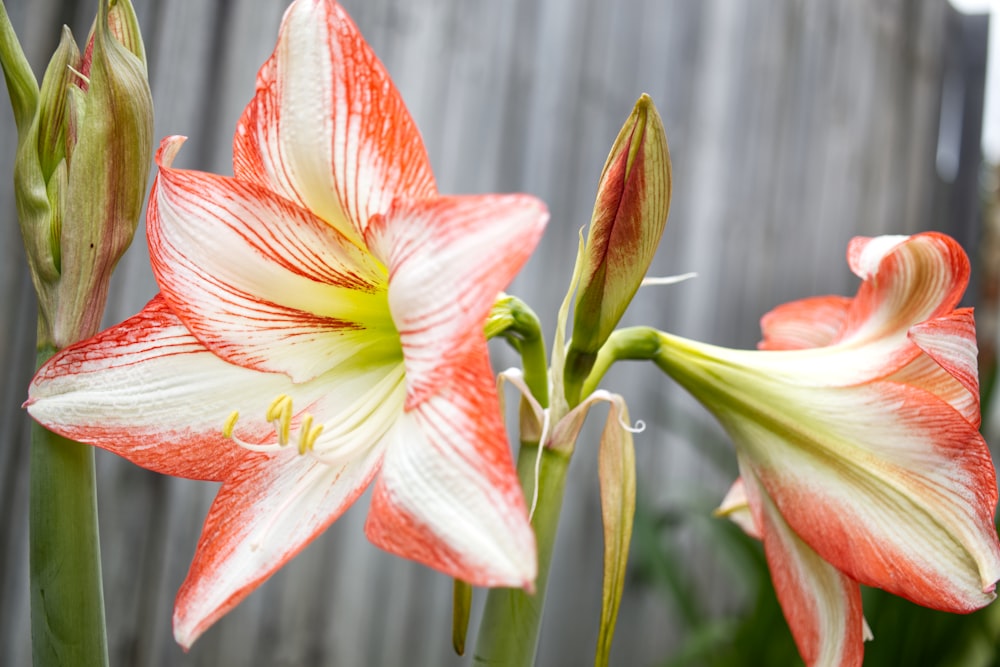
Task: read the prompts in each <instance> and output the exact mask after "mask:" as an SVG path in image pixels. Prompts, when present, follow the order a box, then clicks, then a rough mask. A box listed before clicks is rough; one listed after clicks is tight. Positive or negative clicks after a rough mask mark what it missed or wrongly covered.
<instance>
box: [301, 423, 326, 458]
mask: <svg viewBox="0 0 1000 667" xmlns="http://www.w3.org/2000/svg"><path fill="white" fill-rule="evenodd" d="M322 432H323V425H322V424H320V425H319V426H313V425H312V415H306V419H304V420H303V421H302V431H301V432H300V433H299V454H305V453H306V452H311V451H312V450H313V447H315V446H316V438H318V437H319V434H320V433H322Z"/></svg>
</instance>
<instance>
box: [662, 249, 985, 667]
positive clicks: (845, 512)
mask: <svg viewBox="0 0 1000 667" xmlns="http://www.w3.org/2000/svg"><path fill="white" fill-rule="evenodd" d="M848 261H849V263H850V265H851V268H852V270H853V271H854V272H855V273H856V274H857V275H858V276H859V277H861V278H862V280H863V282H862V284H861V286H860V288H859V290H858V294H857V296H856V297H854V298H853V299H850V298H845V297H835V296H831V297H819V298H813V299H806V300H803V301H798V302H794V303H790V304H787V305H785V306H782V307H780V308H778V309H776V310H774V311H772V312H771V313H769V314H768V315H767V316H765V317H764V318H763V320H762V327H763V331H764V339H763V342H762V343H761V345H760V347H761V348H762V350H760V351H741V350H729V349H725V348H720V347H714V346H711V345H704V344H701V343H695V342H693V341H688V340H684V339H680V338H676V337H673V336H669V335H666V334H661V342H660V348H659V352H658V356H657V363H658V364H659V365H660V367H661V368H663V369H664V370H665V371H666V372H667V373H668V374H670V375H671V376H672V377H674V378H675V379H676V380H677V381H678V382H679V383H680V384H682V385H683V386H684V387H685V388H686V389H688V390H689V391H690V392H691V393H692V394H693V395H694V396H695V397H697V398H698V399H699V400H700V401H701V402H702V403H703V404H704V405H705V406H706V407H708V408H709V409H710V410H711V411H712V412H713V413H714V414H715V416H716V417H717V418H718V419H719V421H720V422H721V423H722V424H723V426H724V427H725V428H726V430H727V431H728V433H729V435H730V436H731V437H732V438H733V440H734V442H735V444H736V448H737V454H738V458H739V464H740V471H741V480H740V481H738V482H737V485H736V486H735V487H734V489H733V491H732V492H731V493H730V495H729V497H728V498H727V502H726V503H724V507H723V508H722V510H723V511H724V512H733V513H734V518H737V519H738V520H739V522H740V523H741V525H742V526H744V528H745V529H747V531H748V532H749V533H751V534H753V535H755V536H758V537H760V538H761V539H762V540H763V542H764V549H765V553H766V556H767V561H768V564H769V566H770V569H771V574H772V578H773V579H774V583H775V588H776V590H777V594H778V599H779V601H780V602H781V605H782V608H783V609H784V612H785V617H786V618H787V620H788V622H789V625H790V626H791V629H792V634H793V635H794V637H795V640H796V643H797V645H798V647H799V651H800V652H801V654H802V656H803V658H804V659H805V661H806V664H808V665H811V666H812V665H823V666H827V665H838V666H848V665H860V664H861V661H862V655H863V650H864V649H863V640H864V638H865V635H866V634H867V628H866V625H865V622H864V619H863V616H862V611H861V596H860V591H859V587H858V584H859V583H860V584H865V585H867V586H875V587H878V588H882V589H885V590H887V591H889V592H891V593H894V594H896V595H900V596H902V597H905V598H907V599H909V600H912V601H914V602H916V603H918V604H921V605H925V606H928V607H933V608H935V609H941V610H946V611H953V612H968V611H971V610H974V609H977V608H979V607H982V606H984V605H986V604H988V603H989V602H990V601H992V600H993V599H994V597H995V592H994V587H995V582H996V581H997V579H1000V545H998V541H997V533H996V529H995V528H994V513H995V509H996V503H997V485H996V477H995V473H994V468H993V463H992V461H991V459H990V453H989V450H988V448H987V446H986V443H985V441H984V440H983V438H982V437H981V436H980V434H979V430H978V429H979V422H980V414H979V382H978V373H977V367H976V355H977V348H976V341H975V325H974V322H973V317H972V310H971V309H967V308H962V309H957V305H958V303H959V300H960V299H961V296H962V294H963V292H964V291H965V287H966V284H967V283H968V278H969V262H968V258H967V257H966V255H965V253H964V252H963V251H962V249H961V248H960V247H959V245H958V244H957V243H956V242H955V241H954V240H953V239H951V238H949V237H947V236H944V235H941V234H936V233H927V234H919V235H916V236H912V237H904V236H883V237H878V238H856V239H854V240H853V241H852V242H851V244H850V248H849V250H848ZM873 630H874V631H875V632H876V633H877V632H878V628H873Z"/></svg>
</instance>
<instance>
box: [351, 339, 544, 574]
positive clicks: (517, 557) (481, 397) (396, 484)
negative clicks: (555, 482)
mask: <svg viewBox="0 0 1000 667" xmlns="http://www.w3.org/2000/svg"><path fill="white" fill-rule="evenodd" d="M456 363H458V364H459V366H458V368H457V369H456V372H455V374H454V375H453V379H454V382H453V383H452V384H451V385H449V386H447V387H446V388H444V389H443V390H442V391H441V392H440V393H438V394H437V395H435V396H432V397H430V398H428V399H427V400H425V401H423V402H422V403H420V404H419V405H418V406H416V407H415V408H414V409H413V410H412V411H409V412H407V413H406V415H405V416H404V417H403V419H402V420H401V421H400V422H399V424H398V425H397V428H396V431H395V433H394V434H391V435H390V436H389V438H390V440H391V442H390V444H389V446H388V448H387V450H386V456H385V462H384V465H383V468H382V473H381V474H380V475H379V478H378V481H377V482H376V484H375V490H374V494H373V496H372V505H371V510H370V512H369V515H368V522H367V524H366V526H365V532H366V533H367V534H368V537H369V539H370V540H371V541H372V542H373V543H374V544H376V545H378V546H379V547H381V548H383V549H385V550H387V551H390V552H392V553H395V554H398V555H400V556H403V557H404V558H410V559H413V560H415V561H418V562H420V563H423V564H425V565H428V566H429V567H432V568H434V569H437V570H440V571H441V572H444V573H446V574H449V575H451V576H453V577H455V578H457V579H461V580H462V581H466V582H468V583H471V584H473V585H475V586H511V587H519V588H520V587H530V586H532V585H533V583H534V579H535V574H536V567H537V564H536V560H535V540H534V533H533V532H532V530H531V526H530V525H529V524H528V517H527V511H526V509H525V505H524V498H523V496H522V493H521V487H520V485H519V484H518V480H517V476H516V475H515V473H514V466H513V461H512V458H511V453H510V449H509V445H508V443H507V438H506V435H505V433H504V427H503V422H502V420H501V417H500V412H499V407H498V406H499V403H498V401H497V396H496V389H495V386H494V382H493V377H492V372H491V370H490V367H489V360H488V358H487V355H486V350H485V347H484V346H480V345H479V344H478V343H476V344H470V345H466V346H465V351H463V353H462V354H461V355H460V356H459V358H458V359H456Z"/></svg>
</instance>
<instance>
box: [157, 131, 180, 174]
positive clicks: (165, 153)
mask: <svg viewBox="0 0 1000 667" xmlns="http://www.w3.org/2000/svg"><path fill="white" fill-rule="evenodd" d="M185 141H187V137H185V136H182V135H179V134H174V135H171V136H169V137H164V139H163V141H161V142H160V147H159V148H158V149H157V150H156V164H157V166H159V167H160V168H161V169H163V168H169V167H170V166H171V165H172V164H173V163H174V158H176V157H177V152H178V151H180V149H181V146H183V145H184V142H185Z"/></svg>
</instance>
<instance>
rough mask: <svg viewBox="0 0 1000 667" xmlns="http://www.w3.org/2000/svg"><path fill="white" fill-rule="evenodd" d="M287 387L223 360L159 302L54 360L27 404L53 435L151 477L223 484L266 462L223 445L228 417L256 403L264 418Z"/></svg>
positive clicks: (32, 388)
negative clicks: (238, 471) (249, 465)
mask: <svg viewBox="0 0 1000 667" xmlns="http://www.w3.org/2000/svg"><path fill="white" fill-rule="evenodd" d="M289 385H290V382H289V380H288V378H287V377H285V376H283V375H266V374H261V373H256V372H254V371H249V370H247V369H244V368H240V367H238V366H233V365H232V364H228V363H226V362H225V361H222V360H221V359H219V358H218V357H216V356H215V355H214V354H212V353H211V352H209V351H208V350H207V349H206V348H205V347H204V346H203V345H202V344H201V343H199V342H198V341H197V339H195V338H194V336H192V335H191V334H190V333H189V332H188V331H187V329H185V328H184V326H183V325H182V324H181V322H180V320H178V318H177V316H176V315H174V314H173V313H172V312H171V311H170V309H169V308H167V306H166V304H165V303H164V301H163V299H162V298H161V297H156V298H154V299H153V300H152V301H150V302H149V304H148V305H147V306H146V307H145V309H143V310H142V312H140V313H139V314H137V315H135V316H134V317H132V318H130V319H128V320H126V321H125V322H123V323H121V324H119V325H118V326H116V327H113V328H111V329H108V330H107V331H104V332H103V333H100V334H98V335H97V336H95V337H94V338H91V339H90V340H87V341H83V342H81V343H77V344H76V345H73V346H70V347H68V348H66V349H65V350H63V351H61V352H60V353H59V354H57V355H56V356H55V357H53V358H52V359H51V360H49V362H48V363H46V364H45V365H44V366H42V368H41V369H39V371H38V373H37V374H36V375H35V378H34V379H33V380H32V382H31V386H30V387H29V389H28V395H29V398H28V401H27V403H26V404H25V405H26V407H27V409H28V412H29V413H30V414H31V416H32V417H34V418H35V419H36V420H37V421H38V422H39V423H41V424H43V425H44V426H45V427H46V428H49V429H51V430H52V431H55V432H56V433H59V434H61V435H64V436H66V437H68V438H71V439H73V440H77V441H79V442H87V443H91V444H94V445H97V446H98V447H101V448H103V449H107V450H109V451H111V452H114V453H115V454H118V455H119V456H123V457H125V458H127V459H129V460H130V461H132V462H134V463H137V464H138V465H141V466H143V467H145V468H149V469H150V470H155V471H156V472H160V473H163V474H167V475H175V476H179V477H189V478H194V479H208V480H221V479H223V478H225V476H226V475H227V474H228V473H227V471H228V470H229V469H230V468H232V467H233V466H235V465H237V464H239V463H241V462H243V461H246V460H255V459H257V458H260V457H261V455H260V454H256V453H253V452H249V451H247V450H245V449H243V448H241V447H238V446H236V445H234V444H233V442H232V441H231V440H228V439H226V438H225V437H223V435H222V428H223V425H224V424H225V421H226V418H227V416H228V415H229V414H230V413H231V412H232V411H233V409H234V407H235V406H237V405H245V406H248V407H250V406H253V405H254V404H261V405H260V413H261V415H263V414H264V410H265V409H266V401H267V400H269V399H270V398H272V397H273V396H275V395H277V394H278V393H281V392H282V391H284V390H285V389H286V388H287V387H288V386H289ZM262 394H263V395H262Z"/></svg>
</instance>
